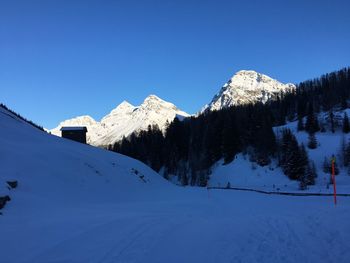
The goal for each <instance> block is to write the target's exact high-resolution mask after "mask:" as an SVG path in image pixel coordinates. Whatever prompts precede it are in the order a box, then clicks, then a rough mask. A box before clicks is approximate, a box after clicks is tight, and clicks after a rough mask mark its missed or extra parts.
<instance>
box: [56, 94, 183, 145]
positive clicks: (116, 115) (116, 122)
mask: <svg viewBox="0 0 350 263" xmlns="http://www.w3.org/2000/svg"><path fill="white" fill-rule="evenodd" d="M188 116H189V114H187V113H186V112H183V111H181V110H179V109H178V108H177V107H176V106H175V105H174V104H172V103H170V102H166V101H164V100H162V99H160V98H158V97H157V96H155V95H150V96H148V97H147V98H146V99H145V100H144V102H143V103H142V104H141V105H140V106H137V107H135V106H133V105H131V104H130V103H128V102H127V101H123V102H122V103H121V104H120V105H118V106H117V107H116V108H115V109H114V110H112V111H111V112H110V113H109V114H108V115H106V116H105V117H103V118H102V120H101V121H100V122H96V121H95V120H93V119H92V118H91V117H89V116H82V117H78V118H74V119H70V120H67V121H64V122H61V123H60V124H59V125H58V127H56V128H54V129H52V130H51V132H52V133H53V134H55V135H57V136H60V131H59V130H60V128H61V127H62V126H87V129H88V133H87V141H88V143H89V144H92V145H95V146H106V145H109V144H112V143H114V142H116V141H118V140H121V139H122V138H123V136H128V135H130V134H131V133H133V132H135V131H140V130H146V129H147V127H148V126H149V125H158V127H159V128H160V129H161V130H164V129H165V125H166V122H167V121H168V122H171V121H172V120H173V119H174V118H175V117H179V118H184V117H188Z"/></svg>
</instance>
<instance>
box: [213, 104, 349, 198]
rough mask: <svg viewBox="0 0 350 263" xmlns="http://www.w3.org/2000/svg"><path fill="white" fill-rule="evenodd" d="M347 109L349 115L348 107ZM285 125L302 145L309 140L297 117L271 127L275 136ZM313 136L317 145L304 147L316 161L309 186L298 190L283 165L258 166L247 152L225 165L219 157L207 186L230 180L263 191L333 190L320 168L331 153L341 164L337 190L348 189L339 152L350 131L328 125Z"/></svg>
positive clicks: (224, 183) (240, 185)
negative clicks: (324, 129) (314, 180)
mask: <svg viewBox="0 0 350 263" xmlns="http://www.w3.org/2000/svg"><path fill="white" fill-rule="evenodd" d="M346 111H347V114H348V115H349V114H350V110H349V109H348V110H346ZM334 114H335V116H336V117H337V119H339V118H340V116H343V115H344V112H343V111H341V112H335V113H334ZM327 118H328V114H320V117H319V119H320V121H322V122H325V121H326V119H327ZM335 119H336V118H335ZM340 119H341V118H340ZM304 121H305V120H304ZM323 126H325V125H323ZM284 128H289V129H291V131H292V132H293V133H294V134H295V136H296V138H297V140H298V142H299V144H301V143H303V144H304V145H305V146H306V145H307V144H308V134H307V133H306V132H305V131H300V132H298V131H297V121H294V122H290V123H288V124H286V125H283V126H280V127H275V128H274V130H275V133H276V135H277V137H280V133H281V130H282V129H284ZM315 136H316V139H317V141H318V146H317V148H316V149H312V150H311V149H308V148H307V147H306V150H307V152H308V156H309V159H310V160H312V161H313V162H314V163H315V165H316V170H317V174H318V177H317V178H316V184H315V185H313V186H309V189H308V190H304V191H300V190H299V183H298V182H297V181H292V180H289V179H288V177H287V176H286V175H284V174H283V171H282V169H281V168H280V167H278V166H277V163H276V161H273V162H272V163H271V165H269V166H265V167H260V166H259V165H256V164H253V163H251V162H250V160H249V156H248V155H243V154H238V155H237V156H236V158H235V160H234V161H233V162H231V163H230V164H227V165H223V162H222V161H220V162H218V163H217V164H216V165H215V166H214V168H213V173H212V175H211V177H210V182H209V184H210V186H220V187H225V186H226V185H227V183H228V182H230V185H231V187H243V188H253V189H259V190H266V191H276V190H277V189H278V190H279V191H286V192H299V191H300V192H303V193H305V192H313V193H333V188H332V187H329V181H330V177H329V176H330V175H329V174H326V173H324V172H323V162H324V159H325V158H327V160H329V161H330V159H331V156H332V155H334V156H336V157H337V158H336V159H337V163H338V165H339V167H340V173H339V175H337V177H336V178H337V189H338V193H350V175H349V174H348V171H347V168H345V167H342V162H341V160H342V158H341V157H340V156H339V155H340V153H341V143H342V140H343V139H344V141H345V142H348V141H349V139H350V135H349V134H344V133H343V132H342V131H341V128H340V127H338V130H337V131H336V132H335V133H332V132H331V131H330V128H329V129H328V131H327V132H325V133H321V132H318V133H316V135H315Z"/></svg>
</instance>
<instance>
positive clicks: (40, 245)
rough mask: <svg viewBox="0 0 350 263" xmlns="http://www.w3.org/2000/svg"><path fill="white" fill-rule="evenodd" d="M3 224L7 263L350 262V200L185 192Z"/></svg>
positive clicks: (54, 210)
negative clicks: (150, 199) (156, 198)
mask: <svg viewBox="0 0 350 263" xmlns="http://www.w3.org/2000/svg"><path fill="white" fill-rule="evenodd" d="M182 194H183V196H182V195H175V196H161V197H159V199H161V200H154V201H147V202H143V201H142V200H139V201H135V202H120V203H118V202H115V203H109V204H106V203H103V202H101V203H95V204H88V203H81V204H79V205H77V204H74V203H73V204H69V203H67V204H62V205H61V206H58V207H57V206H55V207H53V206H52V207H50V206H47V207H45V208H44V209H41V210H40V209H38V210H36V211H26V212H25V213H23V212H18V211H17V212H16V213H15V212H14V211H13V210H14V207H13V206H15V201H13V204H10V205H9V206H8V207H7V209H6V215H5V216H3V217H2V218H1V221H2V222H1V226H0V229H1V236H0V244H1V251H2V252H1V254H2V255H1V262H8V263H10V262H33V263H40V262H43V263H48V262H56V263H57V262H344V263H345V262H349V260H350V238H349V233H350V223H349V222H350V200H349V198H345V197H344V198H339V204H338V206H337V207H334V206H333V204H332V198H329V197H327V198H325V197H321V198H320V197H281V196H265V195H260V194H255V193H242V192H234V191H214V190H212V191H211V192H210V193H209V197H208V194H207V192H206V190H193V189H185V190H184V192H183V193H182Z"/></svg>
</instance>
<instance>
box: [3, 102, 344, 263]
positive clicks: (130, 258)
mask: <svg viewBox="0 0 350 263" xmlns="http://www.w3.org/2000/svg"><path fill="white" fill-rule="evenodd" d="M0 145H1V148H0V156H1V177H0V178H1V181H0V185H1V187H2V188H1V194H0V195H5V194H8V195H9V196H10V197H11V201H10V202H8V203H7V204H6V206H5V207H4V208H3V209H2V210H1V212H2V215H0V220H1V223H0V233H1V235H0V247H1V252H0V262H4V263H54V262H55V263H57V262H65V263H73V262H74V263H80V262H81V263H86V262H91V263H95V262H96V263H97V262H106V263H107V262H126V263H131V262H134V263H136V262H143V263H145V262H146V263H148V262H149V263H153V262H169V263H178V262H201V263H211V262H259V263H264V262H266V263H267V262H268V263H274V262H287V263H288V262H290V263H292V262H337V263H347V262H349V259H350V239H349V235H348V233H349V232H350V224H349V222H350V202H349V200H348V199H349V198H346V197H340V198H339V204H338V206H337V207H336V208H335V207H334V206H333V204H332V199H331V198H328V197H311V198H310V197H285V196H266V195H261V194H257V193H245V192H235V191H231V190H210V191H207V190H206V189H204V188H193V187H186V188H183V187H176V186H174V185H172V184H170V183H168V182H167V181H165V180H164V179H162V178H161V177H159V176H158V175H157V174H156V173H154V172H153V171H152V170H150V169H149V168H148V167H146V166H145V165H143V164H142V163H140V162H138V161H135V160H133V159H130V158H128V157H124V156H121V155H118V154H115V153H111V152H107V151H104V150H102V149H98V148H94V147H91V146H88V145H84V144H79V143H76V142H72V141H69V140H66V139H62V138H58V137H55V136H51V135H49V134H46V133H44V132H41V131H39V130H37V129H35V128H33V127H32V126H30V125H28V124H27V123H25V122H23V121H21V120H19V119H17V118H16V117H15V116H13V115H11V114H9V113H8V112H6V111H4V110H3V109H0ZM8 180H17V181H18V186H17V188H15V189H11V190H9V189H7V188H6V187H5V182H6V181H8Z"/></svg>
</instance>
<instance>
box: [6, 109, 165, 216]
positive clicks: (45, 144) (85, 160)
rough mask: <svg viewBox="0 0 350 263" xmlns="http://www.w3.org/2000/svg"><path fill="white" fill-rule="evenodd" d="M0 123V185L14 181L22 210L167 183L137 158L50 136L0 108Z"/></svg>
mask: <svg viewBox="0 0 350 263" xmlns="http://www.w3.org/2000/svg"><path fill="white" fill-rule="evenodd" d="M0 124H1V129H0V145H1V147H0V156H1V160H2V161H1V178H0V186H1V187H3V186H5V182H6V181H7V180H10V181H11V180H17V181H18V182H19V186H20V187H19V188H20V189H22V190H23V191H22V192H21V191H20V192H18V193H17V192H16V196H15V197H14V199H15V200H16V201H15V202H16V203H17V204H18V205H20V206H21V207H22V206H23V207H22V208H25V209H29V208H32V207H33V206H35V207H36V208H39V207H40V204H41V203H42V202H43V203H47V202H50V203H52V205H54V204H55V203H56V202H63V201H68V200H71V199H72V197H74V199H83V200H85V201H88V200H89V202H91V201H93V199H94V195H98V196H99V198H102V199H103V198H107V199H111V200H118V199H124V198H133V195H138V194H142V195H145V194H146V193H147V192H148V191H149V192H148V193H149V194H150V195H152V194H153V192H154V190H155V189H156V188H157V187H159V188H160V189H161V188H169V187H170V186H169V183H168V182H167V181H165V180H164V179H163V178H161V177H160V176H159V175H158V174H156V173H155V172H153V171H152V170H151V169H150V168H148V167H147V166H146V165H144V164H142V163H141V162H139V161H137V160H134V159H131V158H129V157H126V156H123V155H120V154H116V153H112V152H108V151H105V150H102V149H99V148H95V147H92V146H89V145H85V144H80V143H77V142H74V141H70V140H67V139H62V138H58V137H56V136H52V135H49V134H47V133H45V132H42V131H39V130H37V129H35V128H33V127H32V126H30V125H28V124H27V123H26V122H24V121H22V120H20V119H18V118H17V117H15V116H13V115H12V114H11V113H9V112H8V111H6V110H5V109H3V108H1V107H0ZM140 175H144V177H143V178H140ZM155 186H156V187H155ZM1 191H2V192H4V191H5V192H8V190H6V189H5V188H1ZM140 191H141V192H140ZM139 192H140V193H139ZM3 194H4V193H3ZM33 199H35V204H34V203H31V202H32V201H33Z"/></svg>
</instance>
